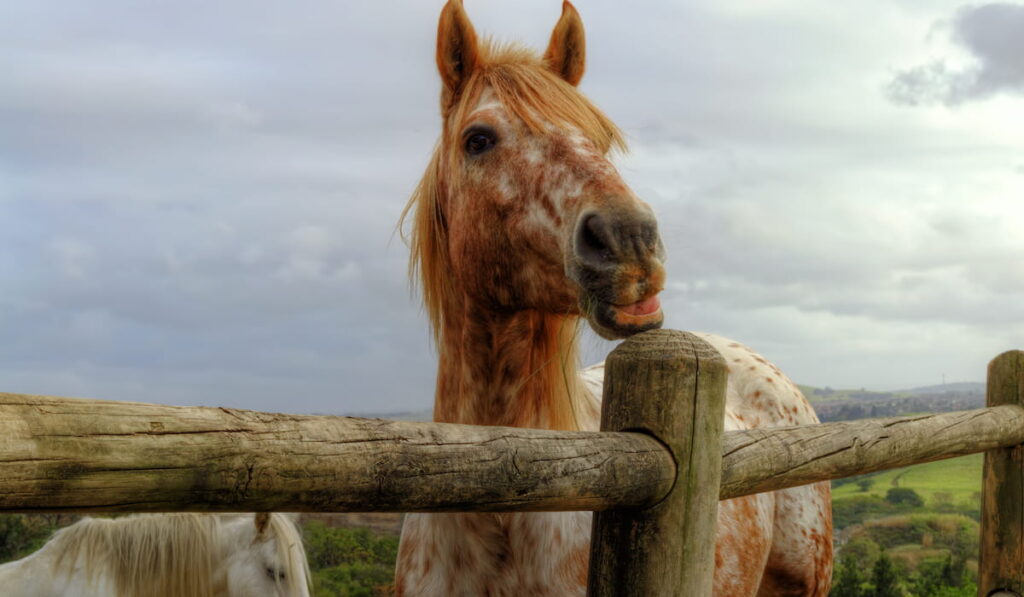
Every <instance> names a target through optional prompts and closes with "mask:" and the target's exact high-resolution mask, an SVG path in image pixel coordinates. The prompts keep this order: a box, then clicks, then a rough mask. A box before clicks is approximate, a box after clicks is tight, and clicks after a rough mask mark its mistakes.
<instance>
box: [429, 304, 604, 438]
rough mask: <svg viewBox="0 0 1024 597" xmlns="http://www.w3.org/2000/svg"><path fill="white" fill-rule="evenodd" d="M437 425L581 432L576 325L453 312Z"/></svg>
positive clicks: (566, 320)
mask: <svg viewBox="0 0 1024 597" xmlns="http://www.w3.org/2000/svg"><path fill="white" fill-rule="evenodd" d="M440 352H441V354H440V357H439V363H438V376H437V395H436V399H435V402H434V420H435V421H438V422H445V423H464V424H471V425H506V426H512V427H533V428H542V429H578V428H579V421H580V420H581V417H583V416H586V414H587V413H581V412H580V409H581V408H584V406H583V403H584V400H583V396H584V390H583V388H582V385H581V382H580V380H579V377H578V375H577V373H576V366H577V363H576V360H577V359H576V318H575V317H568V316H562V315H551V314H544V313H539V312H537V311H517V312H514V313H493V312H484V311H480V310H473V309H472V308H463V309H462V310H461V312H457V313H452V312H451V310H449V311H448V312H447V313H446V315H445V319H444V328H443V329H442V330H441V334H440Z"/></svg>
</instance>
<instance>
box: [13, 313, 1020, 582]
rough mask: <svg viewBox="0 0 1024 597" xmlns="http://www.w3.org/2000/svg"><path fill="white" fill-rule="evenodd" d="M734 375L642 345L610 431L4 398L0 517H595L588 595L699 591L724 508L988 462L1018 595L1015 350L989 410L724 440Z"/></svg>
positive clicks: (618, 352) (609, 374)
mask: <svg viewBox="0 0 1024 597" xmlns="http://www.w3.org/2000/svg"><path fill="white" fill-rule="evenodd" d="M726 375H727V366H726V364H725V362H724V361H723V360H722V358H721V357H720V356H719V355H718V353H717V352H715V350H714V349H713V348H711V347H710V346H709V345H707V344H706V343H704V342H703V341H702V340H700V339H698V338H697V337H696V336H693V335H691V334H688V333H685V332H676V331H668V330H664V331H654V332H647V333H645V334H641V335H639V336H636V337H633V338H631V339H629V340H627V341H625V342H623V343H622V344H621V345H620V346H619V347H618V348H616V349H615V350H614V351H613V352H612V354H611V355H610V356H609V358H608V362H607V365H606V380H605V396H604V411H603V414H602V431H601V432H564V431H547V430H534V429H520V428H506V427H474V426H464V425H448V424H440V423H406V422H397V421H384V420H374V419H356V418H350V417H326V416H298V415H285V414H273V413H262V412H253V411H243V410H235V409H227V408H206V407H172V406H161V405H154V404H142V403H133V402H109V401H99V400H78V399H69V398H52V397H43V396H25V395H16V394H0V486H2V487H3V491H2V492H0V511H7V512H41V511H49V512H53V511H92V512H119V511H121V512H158V511H261V510H262V511H271V510H281V511H307V512H344V511H363V512H369V511H374V512H413V511H418V512H447V511H539V510H549V511H550V510H592V511H595V512H597V514H596V515H595V518H594V536H593V541H592V547H591V573H590V587H589V593H590V595H595V596H612V595H643V596H647V595H685V596H691V595H692V596H700V595H711V571H712V570H713V564H714V536H715V520H716V509H717V501H718V500H719V499H725V498H731V497H738V496H741V495H748V494H751V493H758V492H763V491H771V490H775V489H782V488H785V487H793V486H797V485H803V484H806V483H811V482H815V481H823V480H827V479H835V478H840V477H846V476H850V475H855V474H861V473H867V472H872V471H878V470H883V469H887V468H894V467H901V466H906V465H909V464H915V463H920V462H928V461H932V460H939V459H942V458H951V457H954V456H961V455H964V454H970V453H975V452H985V469H984V479H983V487H982V496H983V497H982V502H983V503H982V524H981V528H982V530H981V554H980V565H979V596H980V597H993V596H1011V595H1013V596H1017V597H1020V596H1021V595H1024V352H1021V351H1011V352H1007V353H1004V354H1002V355H999V356H998V357H996V359H994V360H993V361H992V363H991V365H990V366H989V373H988V393H987V404H988V406H987V407H986V408H982V409H978V410H973V411H964V412H955V413H945V414H935V415H920V416H909V417H893V418H885V419H869V420H862V421H852V422H843V423H825V424H821V425H807V426H801V427H790V428H775V429H754V430H748V431H726V432H723V430H722V421H723V417H722V411H723V408H724V395H725V383H726ZM714 446H721V448H720V449H714V448H713V447H714ZM716 487H717V488H718V490H717V491H716V490H715V488H716Z"/></svg>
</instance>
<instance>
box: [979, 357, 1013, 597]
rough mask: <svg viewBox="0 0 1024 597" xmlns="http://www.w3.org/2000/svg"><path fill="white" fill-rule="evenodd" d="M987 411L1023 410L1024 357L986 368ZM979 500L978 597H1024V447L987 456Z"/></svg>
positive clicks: (1004, 359) (998, 359)
mask: <svg viewBox="0 0 1024 597" xmlns="http://www.w3.org/2000/svg"><path fill="white" fill-rule="evenodd" d="M986 402H987V404H988V406H998V405H1001V404H1016V405H1020V406H1024V352H1022V351H1019V350H1011V351H1008V352H1004V353H1003V354H1001V355H999V356H997V357H996V358H995V359H993V360H992V362H991V363H990V364H989V366H988V389H987V393H986ZM984 470H985V472H984V476H983V478H982V498H981V557H980V560H979V563H978V595H979V597H995V596H1007V597H1010V596H1013V597H1020V596H1021V595H1024V444H1021V445H1017V446H1012V447H1009V448H999V449H996V450H989V451H988V452H986V453H985V469H984Z"/></svg>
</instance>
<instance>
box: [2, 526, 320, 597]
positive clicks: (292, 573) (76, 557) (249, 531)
mask: <svg viewBox="0 0 1024 597" xmlns="http://www.w3.org/2000/svg"><path fill="white" fill-rule="evenodd" d="M0 587H2V591H0V592H2V593H3V595H4V596H5V597H66V596H75V597H214V596H215V595H216V596H228V597H267V596H270V595H274V596H278V597H308V596H309V594H310V592H309V567H308V564H307V562H306V553H305V550H304V549H303V546H302V537H301V536H300V534H299V532H298V530H297V529H296V526H295V523H294V522H293V521H292V519H291V518H290V517H289V516H287V515H284V514H278V513H275V514H267V513H258V514H255V515H251V514H243V515H218V514H192V513H178V514H140V515H134V516H126V517H122V518H113V519H108V518H83V519H82V520H80V521H78V522H76V523H75V524H72V525H70V526H67V527H65V528H63V529H60V530H58V531H57V532H56V533H54V535H53V537H52V538H51V539H50V540H49V541H48V542H47V543H46V544H45V545H43V547H42V548H40V549H39V550H38V551H36V552H35V553H32V554H31V555H29V556H27V557H25V558H22V559H20V560H17V561H14V562H9V563H7V564H3V565H2V566H0Z"/></svg>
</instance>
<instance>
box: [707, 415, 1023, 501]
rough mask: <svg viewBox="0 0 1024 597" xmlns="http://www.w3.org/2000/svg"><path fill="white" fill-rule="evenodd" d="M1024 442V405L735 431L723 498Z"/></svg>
mask: <svg viewBox="0 0 1024 597" xmlns="http://www.w3.org/2000/svg"><path fill="white" fill-rule="evenodd" d="M1021 442H1024V408H1021V407H1020V406H1010V405H1004V406H997V407H993V408H982V409H978V410H969V411H960V412H952V413H942V414H934V415H917V416H909V417H891V418H882V419H863V420H860V421H843V422H838V423H822V424H820V425H805V426H801V427H784V428H775V429H751V430H747V431H729V432H726V433H725V437H724V440H723V442H722V486H721V491H720V494H719V496H720V497H721V498H722V499H727V498H733V497H738V496H741V495H748V494H751V493H760V492H762V491H772V490H775V489H783V488H786V487H793V486H796V485H804V484H807V483H813V482H815V481H824V480H827V479H839V478H842V477H849V476H852V475H858V474H862V473H870V472H874V471H880V470H885V469H890V468H898V467H901V466H909V465H911V464H918V463H921V462H931V461H933V460H941V459H943V458H953V457H955V456H963V455H965V454H974V453H976V452H984V451H985V450H989V449H992V448H998V447H1002V446H1012V445H1015V444H1019V443H1021Z"/></svg>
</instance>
